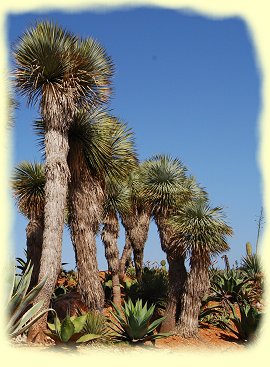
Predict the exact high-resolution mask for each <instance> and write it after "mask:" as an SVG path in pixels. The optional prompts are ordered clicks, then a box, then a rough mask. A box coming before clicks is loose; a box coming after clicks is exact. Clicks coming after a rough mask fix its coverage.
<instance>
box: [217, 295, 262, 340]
mask: <svg viewBox="0 0 270 367" xmlns="http://www.w3.org/2000/svg"><path fill="white" fill-rule="evenodd" d="M237 305H238V308H239V312H240V317H238V316H237V313H236V309H235V306H234V305H233V304H232V303H231V302H230V303H229V306H230V309H231V311H232V316H231V317H230V318H229V320H230V321H231V322H232V323H233V326H234V328H232V327H231V326H230V325H229V324H228V323H225V322H224V321H221V320H220V321H219V323H220V326H221V327H224V328H225V329H228V330H230V331H231V332H232V333H233V334H235V335H236V336H237V337H238V338H239V339H241V340H243V341H245V342H247V341H250V340H252V339H254V337H255V336H256V335H257V331H258V326H259V323H260V320H261V315H262V314H261V313H260V312H258V310H257V309H256V308H255V307H252V306H251V305H250V304H248V303H247V302H246V301H244V302H242V303H240V302H237Z"/></svg>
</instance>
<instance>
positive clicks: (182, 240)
mask: <svg viewBox="0 0 270 367" xmlns="http://www.w3.org/2000/svg"><path fill="white" fill-rule="evenodd" d="M169 222H170V225H171V226H172V229H173V237H172V244H171V248H172V249H173V251H175V253H177V252H178V251H179V250H180V252H182V251H183V248H184V249H185V251H187V252H189V253H190V271H189V274H188V276H187V278H186V281H185V284H184V292H183V296H182V299H181V313H180V317H179V320H178V322H177V327H176V330H177V332H178V333H179V334H181V335H183V336H184V337H192V336H196V335H197V333H198V317H199V312H200V307H201V300H202V298H203V296H204V295H205V294H206V293H207V291H208V288H209V273H208V267H209V265H210V255H213V254H218V253H221V252H224V251H227V250H228V249H229V246H228V243H227V241H226V236H230V235H232V229H231V227H230V226H229V225H228V224H226V222H225V221H224V216H223V213H222V208H220V207H215V208H210V206H209V204H208V202H207V201H205V200H193V201H190V202H188V203H187V204H185V205H184V206H182V207H180V208H179V210H178V213H177V215H175V216H174V217H173V218H172V219H170V220H169Z"/></svg>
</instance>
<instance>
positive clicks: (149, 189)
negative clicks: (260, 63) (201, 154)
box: [142, 155, 201, 332]
mask: <svg viewBox="0 0 270 367" xmlns="http://www.w3.org/2000/svg"><path fill="white" fill-rule="evenodd" d="M186 171H187V169H186V167H185V166H184V165H183V164H182V162H181V161H180V160H179V159H176V158H175V159H174V158H172V157H170V156H167V155H157V156H154V157H153V158H151V159H149V160H147V161H145V163H144V165H143V169H142V185H143V193H144V197H145V198H146V199H147V201H148V202H149V205H152V208H153V218H154V220H155V223H156V225H157V228H158V232H159V237H160V243H161V248H162V250H163V251H164V252H165V253H166V255H167V261H168V265H169V269H168V277H169V290H168V302H167V307H166V311H165V314H166V319H165V320H164V322H163V323H162V326H161V330H162V332H167V331H172V330H173V329H174V328H175V322H176V320H177V318H178V315H179V312H180V308H179V306H180V304H179V302H180V297H181V293H182V291H183V285H184V282H185V280H186V276H187V272H186V268H185V257H186V251H185V249H184V248H182V250H180V249H179V251H178V252H177V253H175V252H173V251H172V248H171V238H172V235H173V230H172V228H171V226H170V224H169V223H168V219H169V217H170V216H171V215H172V214H173V213H174V212H175V211H176V209H177V208H178V207H179V206H181V205H183V204H184V203H185V202H186V201H188V200H190V199H191V198H192V197H194V196H195V195H198V193H200V194H201V190H200V189H199V188H198V186H197V185H196V183H195V182H194V179H193V178H192V177H187V176H186Z"/></svg>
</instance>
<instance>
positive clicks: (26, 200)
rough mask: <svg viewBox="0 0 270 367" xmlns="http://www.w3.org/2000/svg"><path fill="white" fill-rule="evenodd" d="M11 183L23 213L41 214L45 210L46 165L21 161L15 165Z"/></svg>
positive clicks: (26, 214)
mask: <svg viewBox="0 0 270 367" xmlns="http://www.w3.org/2000/svg"><path fill="white" fill-rule="evenodd" d="M11 185H12V190H13V194H14V197H15V199H16V202H17V205H18V208H19V210H20V211H21V213H23V214H24V215H25V216H26V217H28V218H29V217H30V216H39V215H40V214H41V213H42V212H43V210H44V186H45V173H44V167H43V165H42V164H40V163H30V162H27V161H24V162H21V163H20V164H19V165H18V166H17V167H15V169H14V172H13V175H12V178H11Z"/></svg>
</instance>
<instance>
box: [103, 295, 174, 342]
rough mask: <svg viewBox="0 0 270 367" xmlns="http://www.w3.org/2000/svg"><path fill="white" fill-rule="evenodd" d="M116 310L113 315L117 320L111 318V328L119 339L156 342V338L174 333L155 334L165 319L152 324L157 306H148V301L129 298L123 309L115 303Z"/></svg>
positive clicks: (162, 318)
mask: <svg viewBox="0 0 270 367" xmlns="http://www.w3.org/2000/svg"><path fill="white" fill-rule="evenodd" d="M113 308H114V312H111V314H112V316H113V317H114V319H115V320H116V322H114V321H113V320H111V323H112V325H113V326H112V325H111V326H110V327H111V329H112V330H113V331H114V332H115V333H116V334H115V337H116V339H117V340H119V341H127V342H129V343H144V342H146V341H151V342H152V343H153V344H154V341H155V339H160V338H165V337H167V336H170V335H172V334H171V333H160V334H154V330H155V329H156V328H157V326H158V325H159V324H160V323H161V322H162V321H163V320H164V319H165V317H161V318H159V319H157V320H155V321H153V322H152V323H151V324H150V319H151V317H152V315H153V312H154V309H155V306H154V305H151V306H150V307H149V308H147V302H146V303H145V305H144V306H143V305H142V300H141V299H139V300H137V302H136V303H135V304H133V302H132V301H131V299H129V300H128V302H124V307H121V311H122V312H121V311H120V310H119V309H118V307H117V306H115V305H114V304H113Z"/></svg>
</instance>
